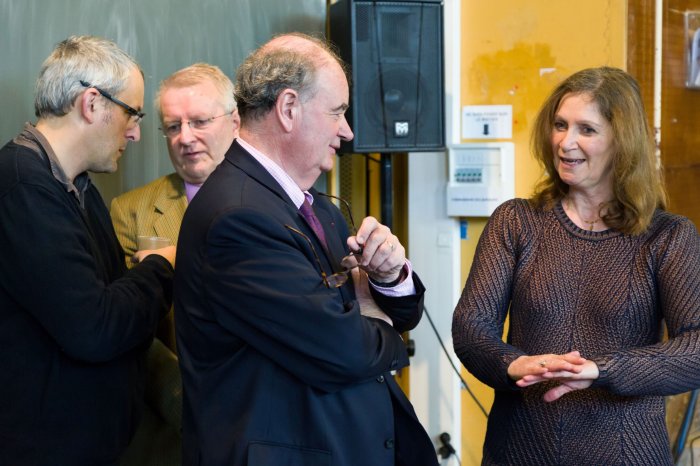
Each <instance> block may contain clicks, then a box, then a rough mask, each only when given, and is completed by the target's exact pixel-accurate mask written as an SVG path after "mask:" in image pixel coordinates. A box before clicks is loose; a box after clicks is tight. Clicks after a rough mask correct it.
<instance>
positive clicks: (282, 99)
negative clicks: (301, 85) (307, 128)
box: [275, 89, 301, 133]
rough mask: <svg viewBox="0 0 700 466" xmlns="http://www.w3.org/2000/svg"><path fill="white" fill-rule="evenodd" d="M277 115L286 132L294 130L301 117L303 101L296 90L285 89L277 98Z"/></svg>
mask: <svg viewBox="0 0 700 466" xmlns="http://www.w3.org/2000/svg"><path fill="white" fill-rule="evenodd" d="M275 114H276V115H277V119H278V120H279V122H280V124H281V125H282V128H284V130H285V132H287V133H289V132H291V131H292V129H294V123H295V122H296V121H297V120H298V119H299V117H300V116H301V99H300V98H299V94H298V93H297V91H295V90H294V89H284V90H283V91H282V92H280V95H279V96H277V101H276V102H275Z"/></svg>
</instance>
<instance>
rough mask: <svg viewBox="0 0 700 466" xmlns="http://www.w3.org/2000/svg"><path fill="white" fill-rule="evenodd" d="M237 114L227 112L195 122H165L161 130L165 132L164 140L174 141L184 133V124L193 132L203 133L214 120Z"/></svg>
mask: <svg viewBox="0 0 700 466" xmlns="http://www.w3.org/2000/svg"><path fill="white" fill-rule="evenodd" d="M233 112H235V110H231V111H230V112H226V113H224V114H222V115H217V116H213V117H209V118H198V119H195V120H181V121H172V122H163V127H162V128H160V130H161V131H162V132H163V137H164V138H170V139H174V138H176V137H177V135H178V134H180V133H181V132H182V124H183V123H185V124H187V126H189V127H190V129H191V130H194V131H202V130H205V129H207V128H208V127H209V125H211V124H212V123H213V122H214V120H216V119H217V118H221V117H225V116H227V115H231V114H233Z"/></svg>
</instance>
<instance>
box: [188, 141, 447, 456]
mask: <svg viewBox="0 0 700 466" xmlns="http://www.w3.org/2000/svg"><path fill="white" fill-rule="evenodd" d="M314 210H315V212H316V214H317V216H318V217H319V219H320V221H321V223H322V224H323V226H324V229H325V233H326V238H327V241H328V246H329V251H328V253H326V252H325V251H324V248H323V246H321V244H320V243H319V241H318V240H317V239H316V237H315V236H314V234H313V232H312V230H311V229H310V228H309V227H308V226H307V224H306V223H305V221H304V220H303V218H302V217H301V215H300V214H299V212H298V210H297V208H296V207H295V206H294V204H293V203H292V201H291V200H290V199H289V197H288V196H287V194H286V193H285V192H284V191H283V190H282V188H281V187H280V186H279V184H278V183H277V182H276V181H275V180H274V179H273V178H272V177H271V176H270V175H269V173H268V172H267V171H266V170H265V169H264V168H263V167H262V166H260V164H259V163H258V162H257V161H255V159H254V158H253V157H251V156H250V155H249V154H248V153H247V152H246V151H244V150H243V149H242V148H241V147H240V146H239V145H238V143H234V144H233V146H232V147H231V149H230V150H229V152H228V153H227V154H226V158H225V160H224V162H223V163H222V164H221V165H220V166H219V167H218V168H217V169H216V171H215V172H214V173H213V174H212V175H211V176H210V177H209V179H208V180H207V182H206V183H205V184H204V186H203V187H202V188H201V190H200V191H199V193H198V194H197V196H196V197H195V198H194V200H193V201H192V203H191V204H190V208H189V209H188V210H187V212H186V213H185V218H184V220H183V224H182V227H181V230H180V238H179V241H178V258H177V270H176V286H175V289H176V291H175V315H176V318H175V322H176V325H177V338H178V341H177V344H178V348H179V351H180V366H181V370H182V377H183V388H184V406H183V442H184V456H183V458H184V464H186V465H211V466H213V465H229V466H244V465H248V466H267V465H282V464H284V465H287V466H320V465H323V466H330V465H333V466H360V465H361V466H380V465H381V466H390V465H394V464H400V465H415V466H427V465H436V464H437V459H436V454H435V450H434V447H433V445H432V442H431V441H430V439H429V437H428V435H427V434H426V432H425V430H424V429H423V428H422V426H421V425H420V424H419V422H418V420H417V418H416V416H415V413H414V411H413V408H412V406H411V405H410V403H409V401H408V400H407V399H406V397H405V396H404V394H403V393H402V391H401V390H400V388H399V387H398V386H397V385H396V383H395V382H394V380H393V377H392V376H391V374H390V372H389V371H391V370H394V369H399V368H401V367H404V366H406V365H408V357H407V355H406V350H405V345H404V343H403V341H402V340H401V337H400V335H399V333H398V332H400V331H405V330H409V329H411V328H413V327H414V326H415V325H416V324H417V323H418V321H419V319H420V317H421V312H422V311H421V310H422V298H423V292H424V287H423V285H422V284H421V282H420V280H419V279H418V277H417V276H415V275H414V276H413V279H414V281H415V283H416V288H417V291H418V294H417V295H415V296H408V297H401V298H389V297H386V296H384V295H381V294H379V293H373V294H374V298H375V300H376V301H377V303H378V304H379V305H380V307H381V308H382V309H384V310H385V312H387V314H389V315H390V316H391V318H392V319H393V321H394V327H395V328H392V327H391V326H390V325H388V324H386V323H385V322H383V321H381V320H377V319H372V318H366V317H363V316H361V315H360V310H359V306H358V304H357V302H356V301H355V299H354V288H353V285H352V283H351V282H348V283H347V284H345V285H344V286H342V287H340V288H336V289H329V288H326V287H325V286H324V285H323V282H322V279H321V270H319V266H318V264H317V261H316V259H315V258H314V255H313V252H312V250H311V248H310V246H309V243H308V241H306V240H305V239H304V237H303V236H301V235H299V234H298V233H294V232H292V231H291V230H289V229H288V228H286V227H285V225H289V226H292V227H294V228H297V229H299V230H301V231H302V232H304V233H305V235H306V236H307V237H308V238H310V240H311V241H312V244H313V246H314V248H315V249H316V251H317V253H318V255H319V256H320V259H321V264H322V268H323V270H324V271H325V272H326V273H327V274H328V273H332V271H333V270H339V268H338V261H339V259H340V258H341V257H342V256H343V255H344V254H346V252H347V247H346V246H345V239H346V238H347V236H348V229H347V225H346V223H345V220H344V219H343V217H342V215H341V214H340V211H339V210H338V209H337V208H336V207H335V206H334V205H332V204H331V203H329V202H328V201H327V200H326V198H324V197H323V196H315V202H314Z"/></svg>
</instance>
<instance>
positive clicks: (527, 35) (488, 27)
mask: <svg viewBox="0 0 700 466" xmlns="http://www.w3.org/2000/svg"><path fill="white" fill-rule="evenodd" d="M626 6H627V2H626V1H625V0H588V1H586V2H581V1H580V0H559V1H557V2H552V1H551V0H529V1H528V2H523V1H521V0H489V1H483V0H461V103H462V105H512V106H513V139H512V140H511V141H512V142H513V143H514V144H515V174H516V175H515V177H516V179H515V193H516V196H518V197H528V196H529V195H530V194H531V192H532V189H533V187H534V185H535V182H536V181H537V179H538V177H539V174H540V169H539V167H538V166H537V164H536V162H535V161H534V159H533V158H532V157H531V156H530V151H529V137H530V125H531V123H532V121H533V120H534V118H535V116H536V114H537V111H538V110H539V107H540V105H541V104H542V102H543V100H544V99H545V98H546V96H547V95H548V94H549V92H550V91H551V90H552V88H553V87H554V86H555V85H556V84H557V83H558V82H560V81H561V80H562V79H564V78H565V77H567V76H569V75H570V74H572V73H573V72H575V71H578V70H579V69H582V68H587V67H591V66H602V65H610V66H617V67H620V68H624V67H625V64H626V31H627V27H626V18H627V7H626ZM462 142H473V140H467V139H463V140H462ZM465 220H467V222H468V229H467V239H465V240H462V241H461V257H462V282H464V280H465V279H466V277H467V274H468V272H469V268H470V267H471V262H472V258H473V255H474V250H475V248H476V243H477V241H478V239H479V235H480V234H481V232H482V230H483V228H484V226H485V224H486V220H485V219H476V218H468V219H465ZM464 375H465V376H466V380H467V383H468V384H469V385H470V387H471V388H472V390H473V391H474V392H475V393H476V395H477V397H478V398H479V400H480V402H481V403H482V404H483V405H484V406H485V407H486V408H487V410H488V409H489V408H490V406H491V403H492V402H493V390H491V389H490V388H489V387H486V386H485V385H483V384H481V383H480V382H479V381H477V380H476V379H474V378H473V377H472V376H471V375H470V374H468V373H467V372H466V371H464ZM461 404H462V439H461V440H462V455H461V460H462V461H461V463H462V465H464V466H469V465H478V464H480V463H481V451H482V445H483V441H484V435H485V432H486V419H485V417H484V415H483V414H482V413H481V411H479V409H478V407H477V406H476V404H475V403H474V402H473V401H472V400H471V398H470V397H469V396H468V394H467V393H466V391H463V392H462V401H461Z"/></svg>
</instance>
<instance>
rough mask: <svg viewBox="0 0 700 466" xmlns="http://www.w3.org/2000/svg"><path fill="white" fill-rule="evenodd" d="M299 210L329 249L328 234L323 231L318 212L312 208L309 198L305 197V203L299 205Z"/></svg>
mask: <svg viewBox="0 0 700 466" xmlns="http://www.w3.org/2000/svg"><path fill="white" fill-rule="evenodd" d="M299 212H300V213H301V215H302V216H303V217H304V219H305V220H306V223H308V224H309V226H310V227H311V229H312V230H313V231H314V233H316V237H317V238H318V239H319V240H320V241H321V244H323V247H324V248H326V249H328V245H327V244H326V234H325V233H324V232H323V227H322V226H321V222H319V221H318V217H316V214H315V213H314V210H313V209H312V208H311V204H310V203H309V200H308V199H304V203H303V204H302V205H301V207H299Z"/></svg>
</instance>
